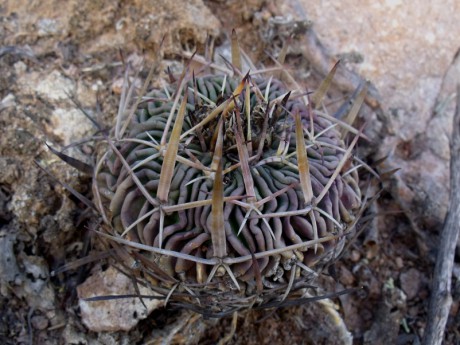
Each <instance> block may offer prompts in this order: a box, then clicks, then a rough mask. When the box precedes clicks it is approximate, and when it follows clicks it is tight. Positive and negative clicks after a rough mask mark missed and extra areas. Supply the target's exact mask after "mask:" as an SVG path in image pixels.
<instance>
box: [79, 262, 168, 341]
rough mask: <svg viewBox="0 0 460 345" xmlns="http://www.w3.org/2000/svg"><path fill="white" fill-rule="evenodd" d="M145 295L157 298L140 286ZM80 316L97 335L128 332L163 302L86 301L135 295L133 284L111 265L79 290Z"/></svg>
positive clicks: (93, 276)
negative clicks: (100, 297)
mask: <svg viewBox="0 0 460 345" xmlns="http://www.w3.org/2000/svg"><path fill="white" fill-rule="evenodd" d="M139 290H140V293H141V294H142V295H149V296H155V293H154V292H153V291H152V290H151V289H148V288H146V287H143V286H141V285H139ZM77 292H78V297H79V306H80V311H81V317H82V321H83V323H84V325H85V326H86V327H88V329H90V330H91V331H94V332H104V331H107V332H115V331H129V330H130V329H132V328H133V327H134V326H136V325H137V323H138V322H139V321H140V320H143V319H145V318H146V317H147V316H148V315H149V314H150V313H151V312H152V311H153V310H155V309H157V308H159V307H161V306H162V305H163V301H162V300H158V299H145V298H144V299H143V302H144V303H145V305H146V307H147V309H146V308H145V307H144V306H143V305H142V303H141V301H140V300H139V298H121V299H107V300H102V301H85V299H86V298H90V297H95V296H111V295H126V294H131V295H132V294H136V291H135V289H134V286H133V283H132V281H131V280H130V279H129V278H128V277H127V276H125V275H124V274H122V273H120V272H119V271H117V270H116V269H115V268H113V267H112V266H110V267H109V268H108V269H107V270H105V271H103V272H95V273H94V274H93V275H92V276H90V277H89V278H88V279H87V280H86V281H85V282H84V283H83V284H81V285H79V286H78V287H77Z"/></svg>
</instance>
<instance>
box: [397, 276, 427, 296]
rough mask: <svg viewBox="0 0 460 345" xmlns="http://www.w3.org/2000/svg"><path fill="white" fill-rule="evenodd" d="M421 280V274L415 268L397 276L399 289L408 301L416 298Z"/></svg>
mask: <svg viewBox="0 0 460 345" xmlns="http://www.w3.org/2000/svg"><path fill="white" fill-rule="evenodd" d="M421 280H422V274H421V273H420V272H419V271H418V270H417V269H415V268H410V269H408V270H407V271H405V272H403V273H401V274H400V275H399V281H400V284H401V289H402V290H403V291H404V293H405V294H406V296H407V299H408V300H411V299H413V298H414V297H415V296H417V294H418V292H419V290H420V285H421Z"/></svg>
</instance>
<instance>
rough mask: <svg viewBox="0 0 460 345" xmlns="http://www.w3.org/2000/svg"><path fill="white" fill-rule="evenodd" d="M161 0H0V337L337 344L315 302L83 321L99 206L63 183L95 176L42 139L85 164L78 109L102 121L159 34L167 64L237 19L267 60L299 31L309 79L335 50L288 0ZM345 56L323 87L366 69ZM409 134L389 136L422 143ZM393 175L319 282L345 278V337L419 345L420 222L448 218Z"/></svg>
mask: <svg viewBox="0 0 460 345" xmlns="http://www.w3.org/2000/svg"><path fill="white" fill-rule="evenodd" d="M169 3H170V2H168V1H154V0H150V1H137V0H131V1H110V2H109V1H105V0H100V1H94V2H85V3H84V5H81V2H80V1H77V0H70V1H67V2H65V3H63V2H60V1H58V0H46V1H32V2H30V1H11V2H9V1H6V2H5V3H4V5H1V7H0V41H1V42H3V43H2V46H1V47H0V100H1V102H0V128H2V129H3V131H2V133H1V136H0V171H1V174H0V343H2V344H136V343H138V344H163V343H168V341H169V343H171V344H217V343H227V344H269V343H270V344H285V343H287V342H288V343H291V344H334V343H337V344H342V343H345V342H343V339H342V340H340V339H335V338H334V335H331V334H329V333H327V327H326V325H327V324H328V323H332V321H330V320H328V319H327V318H328V317H327V315H326V314H325V313H324V310H322V309H321V308H326V307H325V306H322V305H317V304H315V305H313V303H309V304H305V305H303V306H295V307H289V308H282V309H278V310H272V311H269V312H267V311H257V310H250V311H245V312H241V313H239V314H238V315H237V316H236V317H235V318H232V317H227V318H223V319H219V320H217V319H205V318H203V317H202V316H201V315H199V314H194V313H192V312H189V311H185V310H176V309H174V308H173V307H166V308H159V309H157V310H155V311H154V312H153V313H152V314H151V315H150V316H149V317H147V318H146V319H144V320H142V321H140V322H139V323H138V325H137V326H136V327H134V328H132V329H131V330H130V331H122V330H121V329H120V330H115V331H112V332H94V331H91V330H89V329H88V328H87V327H86V326H85V325H84V323H83V322H82V319H81V310H80V307H79V303H78V296H77V286H78V285H80V284H82V283H83V282H84V281H85V280H86V278H88V276H89V275H90V274H91V272H97V271H98V270H102V269H105V268H106V267H102V269H101V266H103V265H101V264H99V263H94V262H90V263H89V264H86V265H82V266H79V267H76V265H75V267H72V263H76V262H77V263H78V262H79V261H78V260H79V259H82V258H85V257H86V256H87V255H88V253H89V252H90V249H91V247H92V246H93V245H94V241H95V240H96V241H97V239H95V236H94V233H93V232H92V231H91V230H90V229H89V228H88V224H91V220H92V219H94V217H95V216H94V214H92V213H91V211H90V210H89V209H88V207H87V206H86V205H85V204H84V203H83V202H82V201H81V200H79V199H78V198H77V197H75V196H74V195H73V194H72V193H70V192H68V190H67V189H66V188H65V186H70V187H72V188H73V189H75V190H76V191H78V192H79V193H81V194H82V195H87V196H89V195H90V193H91V186H90V183H91V179H90V177H88V176H87V175H85V174H83V173H80V172H78V171H77V170H75V169H73V168H71V167H70V166H68V165H67V164H66V163H64V162H63V161H61V160H60V159H59V158H58V157H56V155H54V154H52V152H50V150H49V149H48V148H47V146H46V145H45V143H48V144H49V145H52V146H53V147H56V148H59V149H61V150H62V149H63V148H64V147H66V146H67V145H70V144H72V143H76V142H79V143H80V144H79V145H71V146H69V147H68V148H66V150H65V152H66V154H69V155H71V156H73V157H76V158H78V159H80V160H83V161H85V162H87V163H91V160H92V153H93V152H94V143H93V142H92V141H85V140H84V139H85V138H91V137H92V136H94V135H97V132H98V130H97V129H95V128H94V126H92V123H91V121H89V120H88V119H87V118H86V117H85V116H84V114H83V113H82V109H83V110H84V111H86V112H88V114H90V115H91V116H93V117H94V118H96V119H97V122H98V123H100V124H102V125H103V126H104V127H108V126H110V124H111V123H112V121H113V119H114V115H115V114H116V112H117V107H118V100H119V97H120V93H121V87H120V85H121V81H122V79H123V75H124V73H125V71H126V66H130V69H129V71H135V70H136V69H139V68H141V65H142V62H141V61H142V60H143V58H144V59H145V65H147V66H148V65H149V64H151V63H152V62H153V61H155V59H157V58H158V55H159V53H158V51H159V47H160V42H161V41H162V40H163V39H164V40H163V45H162V46H161V48H162V52H163V53H162V54H163V55H162V57H161V59H162V61H163V64H164V67H165V68H166V66H169V67H170V68H171V70H173V71H177V70H178V71H180V68H181V67H180V66H182V64H183V62H184V56H186V55H187V54H189V53H191V52H193V51H194V50H195V49H197V50H198V52H199V53H202V52H204V47H205V45H206V41H207V40H210V41H212V42H213V44H214V45H215V47H216V48H217V50H218V51H220V52H222V53H225V51H226V50H227V51H228V38H229V34H230V33H231V30H232V29H233V28H237V32H238V34H239V38H240V44H241V46H242V48H243V49H244V50H245V51H246V52H247V53H248V55H250V57H251V59H252V60H253V61H258V62H259V64H260V65H261V64H267V65H270V58H269V57H268V55H267V54H266V52H268V53H269V54H272V55H277V54H278V53H279V51H280V48H281V45H282V42H283V40H285V39H286V38H287V37H288V36H289V35H291V34H294V35H295V39H294V41H293V43H294V44H292V49H291V50H290V51H289V53H288V55H287V61H286V62H287V65H289V66H291V67H292V70H293V74H294V76H295V77H296V78H297V79H298V80H302V81H304V82H305V83H306V85H308V88H309V89H314V88H315V87H316V86H317V85H318V80H320V79H321V78H323V77H324V75H325V73H326V72H327V71H326V70H325V67H324V66H325V65H326V66H329V67H330V66H332V62H333V61H334V59H335V57H333V56H329V55H328V54H327V52H326V51H325V50H324V49H323V47H322V45H321V43H320V42H319V41H318V40H315V39H314V38H315V34H314V31H313V29H311V28H310V25H309V23H308V22H307V21H297V20H295V19H292V18H295V16H293V17H291V18H288V17H289V16H287V15H285V18H284V19H285V20H281V19H282V18H281V19H280V18H276V16H278V15H280V11H284V12H283V13H284V14H286V13H289V12H288V11H292V9H291V10H290V9H289V6H288V5H289V2H288V1H286V2H282V5H280V6H274V5H273V3H271V2H266V1H261V0H250V1H230V2H225V1H205V2H202V1H201V0H192V1H189V2H187V4H186V5H185V4H184V5H177V6H171V5H169ZM283 6H286V8H283ZM152 8H155V11H151V9H152ZM219 49H220V50H219ZM357 61H358V62H359V59H358V60H357ZM353 63H354V62H349V63H347V64H346V65H347V66H345V67H343V69H342V70H341V72H340V73H339V77H338V81H337V82H336V83H335V84H334V85H333V90H332V92H331V96H330V97H331V99H334V98H337V97H346V96H348V95H350V94H351V93H352V92H353V90H354V88H355V87H356V86H357V85H358V84H359V82H361V81H362V79H361V78H360V77H359V76H358V75H357V74H355V73H353V72H352V69H353ZM147 72H148V68H146V67H144V68H143V69H142V72H141V74H140V75H139V76H136V74H135V73H134V72H130V76H131V81H132V82H139V83H141V82H142V80H143V78H145V76H146V74H147ZM347 76H348V79H347V80H348V82H343V80H344V78H345V77H347ZM162 78H167V74H166V73H165V72H162V73H161V75H159V76H158V78H157V79H156V80H155V81H154V83H158V84H159V85H161V83H160V81H161V79H162ZM383 101H384V100H382V99H381V98H380V97H379V95H378V91H377V90H376V89H375V88H373V87H372V85H371V86H370V93H369V96H368V98H367V99H366V105H365V106H364V108H363V109H362V111H361V112H360V119H359V121H361V122H366V123H367V124H368V125H367V127H366V132H365V133H366V135H368V137H370V139H371V142H372V145H361V147H360V149H359V150H360V154H361V156H365V157H367V160H368V161H369V162H373V161H376V160H377V159H379V158H381V157H378V156H377V155H378V152H382V150H381V146H382V145H384V144H385V138H386V136H388V135H389V129H388V126H389V123H390V117H391V116H392V115H391V114H387V113H386V111H384V110H383V109H382V107H381V106H380V104H381V102H383ZM408 125H410V124H408ZM414 145H417V142H409V143H407V147H406V146H404V147H403V146H401V147H398V149H399V150H404V149H405V148H406V149H407V150H414V149H417V147H414ZM421 149H422V148H421ZM39 166H41V167H42V168H40V167H39ZM43 168H44V169H46V171H45V170H44V169H43ZM383 170H384V169H383ZM53 176H54V177H53ZM398 183H401V181H400V179H398V177H397V174H396V176H393V177H390V178H388V179H387V180H386V181H385V182H384V184H383V186H382V187H383V192H382V194H381V196H380V198H379V200H378V201H377V202H376V203H374V205H373V206H372V208H371V209H370V210H369V213H368V215H367V218H366V219H367V220H368V221H367V222H365V223H363V224H362V228H360V229H358V230H362V232H360V234H359V236H357V238H356V239H355V240H354V241H353V242H351V244H350V246H349V248H347V250H346V251H345V253H344V256H343V257H342V258H341V259H340V260H339V261H338V262H337V263H336V264H335V265H334V267H333V269H332V270H330V271H329V272H328V273H327V274H325V276H324V277H323V278H322V279H321V282H320V283H321V286H322V287H323V289H324V291H325V292H326V293H334V292H339V291H342V290H344V289H353V291H352V292H350V293H348V294H344V295H341V296H337V297H333V298H332V302H333V306H334V307H335V308H337V310H338V312H339V314H340V315H341V317H342V318H343V321H344V322H345V325H346V327H347V328H348V330H349V331H350V332H351V333H352V335H353V343H354V344H412V343H417V341H419V340H420V339H421V337H422V335H423V330H424V327H425V322H426V315H427V308H428V303H427V301H428V298H429V294H430V279H431V274H432V270H433V266H434V260H435V257H436V246H435V244H436V242H437V231H426V229H427V228H428V229H440V226H441V225H442V224H441V223H440V221H438V222H437V223H436V222H435V223H433V222H430V223H427V224H423V223H420V222H418V219H420V218H423V216H424V208H423V205H420V204H417V205H415V204H414V205H411V203H410V200H411V199H410V195H400V194H397V193H401V188H396V187H395V186H396V185H397V184H398ZM410 192H412V193H416V192H417V191H410ZM411 195H412V194H411ZM401 200H404V203H403V204H401ZM417 200H420V197H418V198H417ZM411 207H413V208H411ZM410 210H412V211H410ZM430 212H432V210H431V209H430ZM69 264H70V267H68V266H64V265H69ZM62 267H67V269H62ZM459 267H460V266H459V262H458V257H457V261H456V266H455V270H456V271H455V272H454V286H453V299H454V303H453V305H452V308H451V313H450V318H449V321H448V325H447V330H446V336H445V344H460V331H459V329H460V328H459V327H458V326H459V325H460V313H459V307H460V305H459V300H460V283H459V276H460V268H459Z"/></svg>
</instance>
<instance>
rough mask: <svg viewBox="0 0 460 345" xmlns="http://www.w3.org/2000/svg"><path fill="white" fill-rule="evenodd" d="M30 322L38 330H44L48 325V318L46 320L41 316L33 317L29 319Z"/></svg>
mask: <svg viewBox="0 0 460 345" xmlns="http://www.w3.org/2000/svg"><path fill="white" fill-rule="evenodd" d="M30 321H31V323H32V326H33V327H34V328H35V329H38V330H44V329H45V328H47V327H48V324H49V321H48V318H46V317H45V316H43V315H35V316H33V317H32V318H31V320H30Z"/></svg>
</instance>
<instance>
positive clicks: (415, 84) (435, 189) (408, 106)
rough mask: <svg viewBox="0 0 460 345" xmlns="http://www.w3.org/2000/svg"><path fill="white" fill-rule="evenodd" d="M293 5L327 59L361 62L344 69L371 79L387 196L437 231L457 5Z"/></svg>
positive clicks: (444, 191)
mask: <svg viewBox="0 0 460 345" xmlns="http://www.w3.org/2000/svg"><path fill="white" fill-rule="evenodd" d="M294 3H295V4H297V6H296V9H297V13H300V14H301V15H304V16H306V17H307V18H308V19H311V20H312V21H313V23H314V24H313V27H314V30H315V32H316V33H317V35H318V37H319V38H320V39H321V41H322V42H324V44H325V45H326V47H327V48H328V49H329V51H330V52H331V53H333V54H335V55H336V56H339V55H343V54H344V53H348V52H359V53H360V54H361V55H362V56H363V62H362V63H359V64H350V63H348V65H349V66H351V67H352V68H353V69H354V70H356V71H358V72H359V73H360V74H362V75H363V76H364V77H366V78H368V79H369V80H371V81H372V82H373V83H374V84H375V85H376V86H377V88H378V90H379V92H380V94H381V96H382V99H384V100H385V103H384V104H382V106H383V110H384V111H385V112H386V121H387V123H386V124H385V129H386V130H387V131H388V133H389V134H390V135H389V136H388V137H387V138H386V139H385V142H384V143H383V144H382V145H379V148H380V149H379V152H378V156H379V157H383V156H386V155H389V159H388V161H387V163H388V166H387V168H388V170H390V169H393V168H400V169H401V170H400V171H399V172H398V174H397V175H398V179H397V180H396V183H395V187H394V188H393V190H392V195H393V196H394V197H395V198H396V199H397V200H399V201H400V202H401V204H402V206H403V207H404V208H405V209H407V210H411V211H412V212H413V213H414V214H420V215H422V216H421V217H419V218H418V219H417V224H418V226H421V227H425V228H427V229H436V230H439V229H440V227H441V225H442V222H443V219H444V217H445V214H446V212H447V208H448V186H449V157H450V155H449V147H448V139H449V137H450V133H451V126H452V116H453V110H454V101H453V94H454V92H455V85H456V83H458V82H459V79H460V61H459V60H460V58H459V57H458V56H456V52H457V49H458V48H459V45H458V40H456V37H458V36H459V35H460V26H459V25H458V23H457V21H456V20H455V18H454V16H453V15H452V13H456V11H459V10H460V7H459V3H458V2H456V1H455V0H448V1H446V2H443V3H434V2H432V3H429V4H428V3H427V4H424V6H420V5H419V4H417V3H415V2H404V1H399V0H386V1H381V2H367V3H366V4H361V5H360V6H357V5H356V4H357V3H356V1H355V0H345V1H341V2H334V1H320V2H318V1H312V0H299V1H294ZM343 13H347V15H346V16H344V15H343ZM433 18H443V19H442V20H432V19H433ZM457 55H458V54H457ZM452 59H454V62H452ZM420 167H423V169H420Z"/></svg>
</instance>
